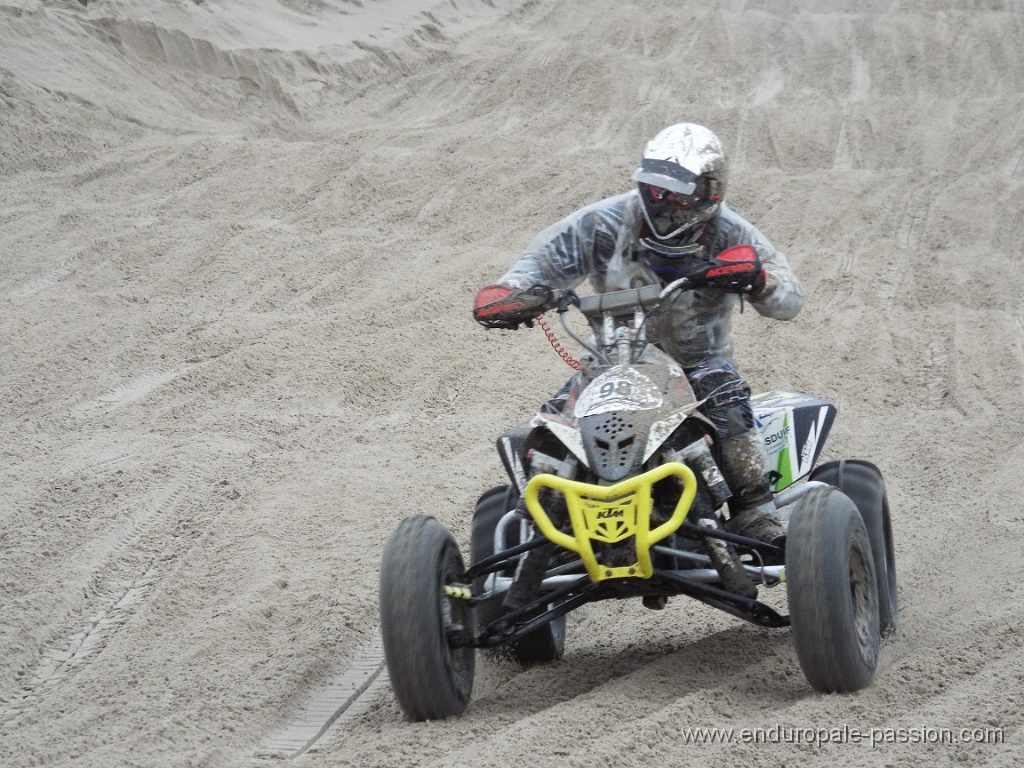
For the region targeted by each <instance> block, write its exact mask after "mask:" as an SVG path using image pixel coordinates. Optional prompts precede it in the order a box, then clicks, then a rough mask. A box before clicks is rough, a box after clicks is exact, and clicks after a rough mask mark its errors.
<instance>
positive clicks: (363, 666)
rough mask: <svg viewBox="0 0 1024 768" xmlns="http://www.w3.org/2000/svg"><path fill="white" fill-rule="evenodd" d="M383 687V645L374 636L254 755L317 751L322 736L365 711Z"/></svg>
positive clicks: (288, 755)
mask: <svg viewBox="0 0 1024 768" xmlns="http://www.w3.org/2000/svg"><path fill="white" fill-rule="evenodd" d="M387 686H388V675H387V670H386V669H385V667H384V648H383V646H382V644H381V641H380V639H375V640H374V641H373V642H371V643H368V644H367V645H366V646H365V647H364V648H363V649H362V650H361V651H360V652H359V653H357V654H356V656H355V658H354V660H353V661H352V663H351V664H349V666H348V668H347V669H346V670H345V671H344V672H342V673H341V674H339V675H337V676H335V677H334V678H332V679H331V680H330V681H329V682H328V683H327V684H326V685H324V686H322V687H320V688H318V689H317V690H315V691H313V692H312V693H311V694H310V695H309V696H308V697H307V699H306V701H305V702H304V704H303V706H302V709H301V711H300V712H299V714H298V715H297V716H296V717H295V718H294V719H292V720H291V722H289V723H288V724H287V725H285V726H284V727H283V728H281V729H280V730H277V731H275V732H274V733H272V734H270V735H269V736H268V737H267V738H266V739H265V740H264V742H263V745H262V746H261V747H260V748H259V749H258V750H257V752H256V757H263V758H275V759H292V758H296V757H299V756H300V755H304V754H305V753H306V752H315V751H317V748H318V745H319V742H320V741H321V740H323V739H324V737H326V736H328V735H329V734H331V733H332V732H334V731H335V730H337V729H339V728H341V726H343V725H344V724H345V723H346V722H348V721H350V720H352V719H353V718H355V717H358V716H359V715H362V714H363V713H364V712H366V711H367V710H368V709H369V708H370V703H371V701H372V700H373V698H374V695H375V694H376V693H377V692H378V691H381V690H383V689H384V688H386V687H387Z"/></svg>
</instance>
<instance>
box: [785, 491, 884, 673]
mask: <svg viewBox="0 0 1024 768" xmlns="http://www.w3.org/2000/svg"><path fill="white" fill-rule="evenodd" d="M793 506H794V509H793V513H792V515H791V516H790V518H789V532H788V535H787V538H786V585H787V593H788V595H789V612H790V621H791V623H792V631H793V644H794V646H795V647H796V655H797V658H798V659H799V660H800V667H801V669H803V672H804V676H805V677H806V678H807V681H808V682H809V683H810V684H811V686H812V687H813V688H814V689H815V690H817V691H821V692H823V693H846V692H850V691H857V690H860V689H861V688H865V687H867V686H868V685H870V684H871V680H872V678H873V677H874V674H875V667H876V665H877V663H878V648H879V643H880V636H879V631H878V586H877V584H878V583H877V580H876V577H875V564H874V559H873V557H872V554H871V543H870V541H869V540H868V534H867V530H866V529H865V527H864V522H863V520H862V519H861V516H860V514H859V513H858V511H857V508H856V507H855V506H854V504H853V502H852V501H851V500H850V499H849V498H847V497H846V496H845V495H844V494H843V493H841V492H840V491H839V490H837V489H834V488H816V489H814V490H812V491H809V492H808V493H806V494H804V495H803V496H801V497H800V498H799V499H798V500H797V501H795V502H794V504H793Z"/></svg>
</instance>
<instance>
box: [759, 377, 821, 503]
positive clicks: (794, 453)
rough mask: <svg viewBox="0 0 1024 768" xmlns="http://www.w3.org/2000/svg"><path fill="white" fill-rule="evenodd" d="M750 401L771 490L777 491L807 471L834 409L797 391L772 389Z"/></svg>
mask: <svg viewBox="0 0 1024 768" xmlns="http://www.w3.org/2000/svg"><path fill="white" fill-rule="evenodd" d="M750 402H751V405H753V407H754V419H755V422H756V424H757V427H758V429H759V430H760V432H761V438H762V439H763V440H764V445H765V448H766V449H767V451H768V468H769V477H770V480H771V484H772V490H774V491H776V492H777V491H781V490H783V489H784V488H788V487H789V486H791V485H792V484H793V483H795V482H796V481H797V480H799V479H800V478H803V477H806V476H807V475H809V474H810V473H811V470H812V469H813V468H814V464H815V462H816V461H817V460H818V457H819V456H820V455H821V449H822V448H823V447H824V446H825V440H826V438H827V437H828V434H829V431H830V430H831V429H832V422H833V421H835V418H836V413H837V412H838V411H837V409H836V407H835V406H834V405H832V403H829V402H827V401H825V400H822V399H820V398H817V397H814V396H813V395H806V394H803V393H800V392H783V391H779V390H775V391H772V392H765V393H762V394H759V395H754V396H753V397H751V398H750Z"/></svg>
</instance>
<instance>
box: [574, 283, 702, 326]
mask: <svg viewBox="0 0 1024 768" xmlns="http://www.w3.org/2000/svg"><path fill="white" fill-rule="evenodd" d="M691 284H692V281H691V280H690V278H687V277H681V278H679V279H678V280H676V281H675V282H672V283H669V284H668V285H667V286H665V287H664V288H662V287H661V286H660V285H645V286H644V287H642V288H630V289H627V290H624V291H612V292H611V293H598V294H595V295H593V296H581V297H580V298H579V299H578V303H577V306H578V307H579V309H580V312H582V313H583V314H584V315H586V316H587V317H588V318H591V319H593V318H599V317H601V316H603V315H605V314H611V315H629V314H632V313H633V312H635V311H636V310H638V309H642V310H644V311H645V312H653V311H655V310H657V309H660V308H661V306H662V304H663V303H664V302H665V299H667V298H668V297H669V296H671V295H672V294H673V293H675V292H676V291H681V290H683V289H684V288H687V287H690V286H691Z"/></svg>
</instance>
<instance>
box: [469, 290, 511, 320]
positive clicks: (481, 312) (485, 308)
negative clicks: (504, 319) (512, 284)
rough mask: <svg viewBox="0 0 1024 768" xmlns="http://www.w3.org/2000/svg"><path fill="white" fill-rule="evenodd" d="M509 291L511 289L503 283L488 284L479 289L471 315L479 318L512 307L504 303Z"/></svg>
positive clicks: (509, 293)
mask: <svg viewBox="0 0 1024 768" xmlns="http://www.w3.org/2000/svg"><path fill="white" fill-rule="evenodd" d="M511 293H512V289H511V288H506V287H505V286H503V285H489V286H487V287H486V288H483V289H481V290H480V292H479V293H478V294H477V295H476V302H475V303H474V304H473V317H475V318H477V320H479V319H480V318H482V317H490V316H491V315H496V314H498V313H500V312H501V311H502V310H503V309H512V308H513V307H511V306H508V305H506V303H505V301H504V300H505V299H507V298H508V297H509V295H511ZM513 304H514V302H513Z"/></svg>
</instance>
